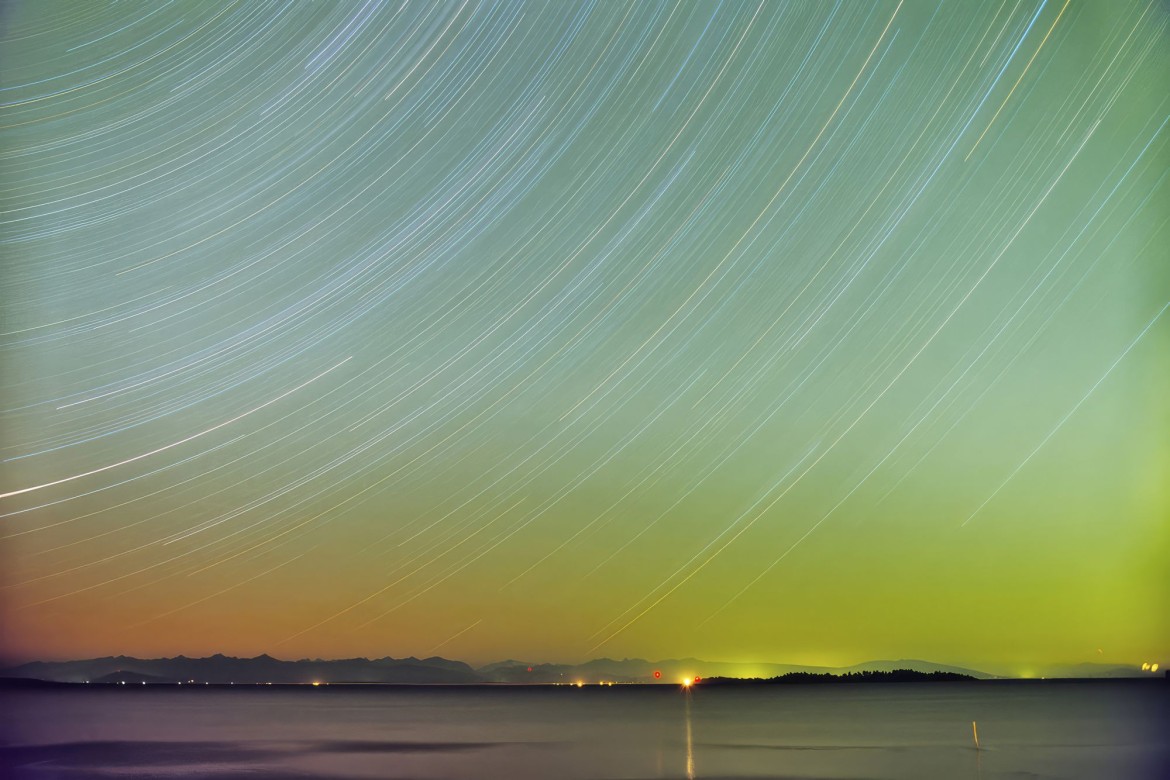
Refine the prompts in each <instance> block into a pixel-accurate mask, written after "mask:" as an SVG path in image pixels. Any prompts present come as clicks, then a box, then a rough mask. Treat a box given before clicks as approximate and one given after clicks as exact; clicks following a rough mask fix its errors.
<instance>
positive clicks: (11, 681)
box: [0, 676, 1167, 692]
mask: <svg viewBox="0 0 1170 780" xmlns="http://www.w3.org/2000/svg"><path fill="white" fill-rule="evenodd" d="M1165 682H1167V679H1166V678H1164V677H1153V676H1151V677H1049V678H1014V677H1012V678H995V679H989V680H986V679H985V680H981V679H977V678H971V679H966V680H931V681H925V682H924V681H921V680H896V681H890V680H886V681H875V680H845V681H836V682H821V681H789V682H779V683H777V682H773V681H772V680H768V679H765V680H750V679H746V680H738V679H737V680H735V681H734V682H726V681H721V682H714V681H702V682H700V683H697V684H692V685H690V686H686V687H685V688H684V686H682V685H681V684H678V683H640V682H638V683H612V684H606V683H584V684H583V685H580V686H578V685H577V684H576V683H381V682H323V683H319V684H313V683H177V682H147V683H117V682H88V683H87V682H61V681H56V680H36V679H31V678H13V677H6V678H0V690H3V691H19V690H107V691H111V690H124V691H128V690H129V691H133V690H150V691H159V690H216V691H222V690H241V691H244V690H247V691H254V690H257V689H275V690H281V691H292V690H297V691H306V690H317V691H326V690H328V689H331V688H332V689H343V690H347V691H355V690H383V689H394V690H399V691H410V690H429V691H434V690H452V691H470V690H513V691H515V690H524V691H533V690H551V689H574V690H597V689H608V688H621V689H627V690H628V689H639V690H662V691H676V692H677V691H679V690H684V689H685V690H691V691H695V690H698V689H704V690H714V689H719V690H724V689H732V690H742V689H757V688H769V689H771V688H784V687H788V686H796V687H799V688H809V687H828V688H830V689H837V688H839V687H842V686H844V687H852V686H858V685H862V686H889V685H894V686H899V687H901V686H911V687H921V686H922V685H924V684H930V685H948V684H949V685H962V686H964V687H965V686H968V685H977V686H978V687H980V688H986V687H1015V686H1040V685H1067V684H1075V685H1099V684H1105V683H1109V684H1122V685H1152V684H1155V683H1165Z"/></svg>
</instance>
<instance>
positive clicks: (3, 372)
mask: <svg viewBox="0 0 1170 780" xmlns="http://www.w3.org/2000/svg"><path fill="white" fill-rule="evenodd" d="M0 35H2V39H0V74H2V75H0V79H2V81H0V160H2V167H0V171H2V176H0V226H2V227H0V248H2V263H3V266H2V267H3V276H2V278H0V296H2V298H0V300H2V303H3V322H2V327H0V330H2V331H3V333H2V334H0V386H2V388H3V390H2V395H0V433H2V441H0V445H2V451H0V456H2V459H3V466H2V471H0V476H2V480H0V494H2V495H0V539H2V541H0V545H2V547H0V556H2V558H0V560H2V562H3V563H2V566H0V570H2V571H3V576H2V585H3V591H2V596H0V604H2V608H3V621H4V632H3V634H4V636H3V643H2V645H0V652H3V653H4V654H5V655H6V656H8V657H12V658H25V657H30V658H31V657H44V658H48V657H83V656H96V655H116V654H118V653H126V654H134V655H139V656H149V655H163V654H168V655H173V654H178V653H186V654H188V655H193V654H201V653H214V652H224V653H229V654H236V655H255V654H259V653H262V652H273V653H279V654H281V655H283V656H287V657H317V656H320V657H343V656H355V655H367V656H371V657H380V656H384V655H394V656H403V655H410V654H416V655H426V654H431V653H432V652H435V651H437V650H441V652H442V653H443V654H444V655H446V656H448V657H454V658H461V659H465V660H471V661H492V660H499V659H502V658H508V657H523V658H534V659H542V660H569V661H575V660H585V659H587V658H590V657H594V656H598V655H611V656H617V657H623V656H639V657H651V658H655V657H657V658H668V657H676V658H677V657H684V656H695V657H701V658H711V659H716V660H754V661H774V662H801V663H822V664H846V663H853V662H857V661H861V660H866V659H867V658H876V657H930V658H934V659H937V660H940V661H946V662H952V663H966V664H971V665H982V666H983V667H985V668H993V669H1001V670H1005V671H1009V672H1014V671H1019V670H1020V669H1021V668H1022V665H1025V664H1027V663H1028V662H1029V660H1030V659H1046V660H1052V661H1069V662H1079V661H1088V660H1094V661H1095V660H1102V659H1107V660H1110V661H1117V662H1124V663H1130V662H1134V661H1136V662H1138V663H1140V661H1141V659H1142V658H1143V657H1154V656H1156V655H1157V653H1158V652H1160V651H1164V650H1165V649H1166V647H1168V646H1170V621H1168V620H1167V619H1166V615H1167V614H1170V588H1168V587H1167V582H1168V581H1167V579H1166V577H1165V574H1166V567H1167V564H1168V563H1170V523H1167V518H1170V404H1168V403H1167V402H1166V399H1167V398H1170V359H1168V357H1170V313H1168V311H1167V310H1168V308H1170V253H1168V252H1167V246H1170V184H1168V182H1167V175H1168V173H1170V127H1168V124H1170V92H1168V91H1167V89H1166V84H1167V83H1170V81H1168V77H1170V13H1168V12H1167V9H1166V7H1165V5H1163V4H1160V3H1158V2H1138V3H1128V2H1109V3H1090V2H1077V1H1076V0H1063V2H1062V1H1061V0H1043V1H1042V2H1030V1H1029V0H1003V1H1002V2H998V1H993V2H987V3H941V4H933V3H927V2H917V1H916V0H902V1H901V2H896V1H895V2H836V3H832V2H823V3H821V2H816V3H813V2H792V3H782V2H764V3H750V2H729V1H727V0H724V2H701V3H700V2H694V3H657V2H644V3H643V2H639V3H619V2H606V3H601V2H584V3H572V4H569V3H564V4H562V3H508V2H505V3H475V2H463V3H455V2H451V3H445V2H444V3H409V2H406V3H396V2H379V1H378V0H368V2H334V3H309V2H305V3H262V2H224V3H199V2H186V1H185V0H180V1H178V2H170V3H153V2H151V3H116V4H105V3H55V2H48V3H38V2H13V3H8V4H4V5H3V6H0Z"/></svg>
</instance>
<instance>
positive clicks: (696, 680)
mask: <svg viewBox="0 0 1170 780" xmlns="http://www.w3.org/2000/svg"><path fill="white" fill-rule="evenodd" d="M702 679H703V678H702V677H696V678H695V682H699V681H700V680H702Z"/></svg>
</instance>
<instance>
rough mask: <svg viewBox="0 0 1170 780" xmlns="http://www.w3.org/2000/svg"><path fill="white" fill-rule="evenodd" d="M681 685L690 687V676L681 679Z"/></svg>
mask: <svg viewBox="0 0 1170 780" xmlns="http://www.w3.org/2000/svg"><path fill="white" fill-rule="evenodd" d="M682 687H684V688H690V687H691V678H690V677H687V678H686V679H684V680H683V681H682Z"/></svg>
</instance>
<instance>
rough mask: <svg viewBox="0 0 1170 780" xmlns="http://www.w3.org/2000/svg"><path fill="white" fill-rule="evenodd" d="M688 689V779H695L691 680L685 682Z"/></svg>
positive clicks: (686, 697) (684, 685)
mask: <svg viewBox="0 0 1170 780" xmlns="http://www.w3.org/2000/svg"><path fill="white" fill-rule="evenodd" d="M683 688H684V689H685V690H686V696H685V699H686V716H687V780H695V743H694V739H693V737H692V735H691V689H690V682H686V683H683Z"/></svg>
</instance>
